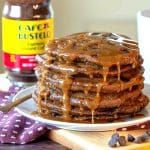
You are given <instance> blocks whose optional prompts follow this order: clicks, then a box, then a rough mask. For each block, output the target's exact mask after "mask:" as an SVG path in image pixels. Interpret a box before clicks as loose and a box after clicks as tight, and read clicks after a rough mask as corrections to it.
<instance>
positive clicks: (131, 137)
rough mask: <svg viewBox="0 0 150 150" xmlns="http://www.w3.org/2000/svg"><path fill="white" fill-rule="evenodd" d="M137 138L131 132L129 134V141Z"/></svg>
mask: <svg viewBox="0 0 150 150" xmlns="http://www.w3.org/2000/svg"><path fill="white" fill-rule="evenodd" d="M134 140H135V137H134V136H133V135H131V134H128V141H129V142H133V141H134Z"/></svg>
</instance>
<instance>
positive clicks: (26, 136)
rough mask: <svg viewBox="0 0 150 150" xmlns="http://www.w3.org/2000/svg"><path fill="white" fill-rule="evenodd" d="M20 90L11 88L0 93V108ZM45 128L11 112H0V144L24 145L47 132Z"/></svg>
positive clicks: (14, 87) (13, 111)
mask: <svg viewBox="0 0 150 150" xmlns="http://www.w3.org/2000/svg"><path fill="white" fill-rule="evenodd" d="M20 89H21V88H19V87H16V86H12V87H10V89H9V91H8V92H3V91H0V106H4V105H5V104H7V103H9V102H10V101H11V99H12V97H13V96H14V94H15V93H17V92H18V91H19V90H20ZM47 130H48V129H47V126H46V125H44V124H42V123H39V122H37V121H34V120H31V119H29V118H26V117H24V116H22V115H21V114H19V113H18V112H16V111H15V110H11V111H10V112H8V113H6V114H5V113H2V112H0V143H12V144H25V143H29V142H31V141H33V140H35V139H36V138H38V137H40V136H41V135H43V134H44V133H45V132H46V131H47Z"/></svg>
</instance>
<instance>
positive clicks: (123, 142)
mask: <svg viewBox="0 0 150 150" xmlns="http://www.w3.org/2000/svg"><path fill="white" fill-rule="evenodd" d="M118 142H119V145H120V146H126V145H127V141H126V138H125V136H119V139H118Z"/></svg>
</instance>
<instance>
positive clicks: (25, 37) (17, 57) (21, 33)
mask: <svg viewBox="0 0 150 150" xmlns="http://www.w3.org/2000/svg"><path fill="white" fill-rule="evenodd" d="M53 36H54V25H53V11H52V7H51V3H50V0H5V3H4V8H3V17H2V56H3V64H4V67H5V68H6V71H7V73H8V77H9V79H10V80H11V81H12V82H13V83H14V84H17V85H31V84H33V83H35V82H36V80H37V78H36V75H35V71H34V68H35V67H36V66H37V61H36V59H35V57H36V55H37V54H43V53H44V48H45V44H46V43H47V42H48V41H49V40H51V39H53Z"/></svg>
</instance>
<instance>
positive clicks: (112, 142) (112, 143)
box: [108, 138, 118, 147]
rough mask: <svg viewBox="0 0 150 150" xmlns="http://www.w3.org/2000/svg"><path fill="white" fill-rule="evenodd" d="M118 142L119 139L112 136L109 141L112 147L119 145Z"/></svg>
mask: <svg viewBox="0 0 150 150" xmlns="http://www.w3.org/2000/svg"><path fill="white" fill-rule="evenodd" d="M117 142H118V140H117V139H115V138H111V139H110V140H109V142H108V145H109V146H110V147H117Z"/></svg>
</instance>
